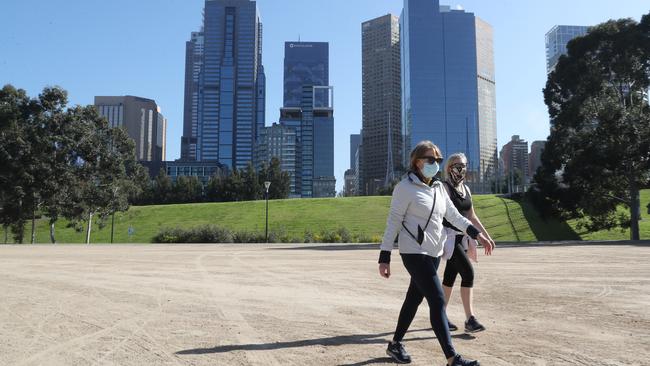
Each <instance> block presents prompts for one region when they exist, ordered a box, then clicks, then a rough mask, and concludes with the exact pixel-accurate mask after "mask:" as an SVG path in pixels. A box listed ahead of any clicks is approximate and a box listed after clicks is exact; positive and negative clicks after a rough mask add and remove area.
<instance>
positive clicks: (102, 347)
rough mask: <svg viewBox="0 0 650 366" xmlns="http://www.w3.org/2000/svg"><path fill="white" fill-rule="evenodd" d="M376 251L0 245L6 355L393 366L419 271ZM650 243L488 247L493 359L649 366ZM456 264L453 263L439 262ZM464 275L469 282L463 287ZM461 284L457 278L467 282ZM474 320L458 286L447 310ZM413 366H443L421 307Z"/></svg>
mask: <svg viewBox="0 0 650 366" xmlns="http://www.w3.org/2000/svg"><path fill="white" fill-rule="evenodd" d="M377 255H378V247H377V246H376V245H372V246H371V245H361V246H359V245H330V246H324V245H309V246H306V245H273V246H270V247H267V246H262V245H175V246H174V245H140V246H130V245H120V246H103V245H102V246H82V245H74V246H0V365H47V366H50V365H383V364H387V365H388V364H392V362H391V361H390V359H388V358H387V357H386V355H385V353H384V350H385V343H386V341H387V340H388V339H390V338H391V336H392V332H393V330H394V327H395V323H396V319H397V315H398V312H399V308H400V306H401V301H402V300H403V296H404V294H405V292H406V288H407V286H408V277H407V274H406V271H405V269H404V267H403V266H402V264H401V260H400V258H399V255H398V254H397V251H396V250H395V251H393V264H392V271H393V276H392V277H391V278H390V279H389V280H385V279H382V278H380V277H379V275H378V273H377V264H376V262H377ZM649 259H650V246H647V245H646V246H642V245H637V246H633V245H590V246H536V247H505V246H504V247H499V248H497V250H496V252H495V255H494V256H492V257H483V256H481V257H480V263H479V264H478V265H476V266H475V270H476V277H477V278H476V281H475V287H476V301H475V308H476V312H477V315H478V318H479V320H481V321H482V322H483V323H484V325H485V326H486V327H487V331H485V332H483V333H479V334H477V335H475V336H466V335H464V334H463V333H461V332H454V334H453V341H454V345H455V346H456V349H457V350H458V351H459V352H460V353H462V354H463V355H465V356H468V357H472V358H477V359H479V360H480V361H481V363H482V364H483V365H650V265H649V264H648V260H649ZM443 269H444V265H441V268H440V270H441V271H442V270H443ZM458 282H459V281H458ZM457 286H458V283H457ZM448 313H449V315H450V318H451V320H452V321H453V322H455V323H457V324H462V322H463V320H464V319H463V318H464V317H463V311H462V305H461V303H460V296H459V294H458V287H457V288H456V292H455V293H454V295H453V299H452V302H451V303H450V307H449V310H448ZM405 345H406V347H407V350H408V351H409V352H410V353H411V355H412V357H413V364H414V365H443V364H445V360H444V356H443V355H442V353H441V351H440V346H439V345H438V342H437V340H436V339H435V337H434V334H433V332H432V331H431V330H430V325H429V320H428V306H427V305H426V303H423V304H422V305H421V307H420V310H419V312H418V314H417V317H416V319H415V321H414V323H413V325H412V326H411V330H410V331H409V333H408V334H407V336H406V339H405Z"/></svg>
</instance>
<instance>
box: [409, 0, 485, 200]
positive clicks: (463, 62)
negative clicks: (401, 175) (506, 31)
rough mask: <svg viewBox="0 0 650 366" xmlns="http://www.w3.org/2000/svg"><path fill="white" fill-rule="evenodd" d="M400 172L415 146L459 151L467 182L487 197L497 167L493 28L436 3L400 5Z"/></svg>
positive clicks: (413, 0) (419, 1) (446, 153)
mask: <svg viewBox="0 0 650 366" xmlns="http://www.w3.org/2000/svg"><path fill="white" fill-rule="evenodd" d="M400 30H401V32H400V34H401V38H400V44H401V53H402V124H403V131H404V136H405V138H404V150H403V151H404V155H403V157H402V159H403V161H404V163H405V165H406V164H407V163H408V152H409V151H410V149H411V148H412V147H413V146H415V144H417V143H418V142H419V141H422V140H431V141H433V142H434V143H435V144H436V145H438V146H439V147H440V149H441V150H442V153H443V154H444V156H449V155H450V154H452V153H455V152H463V153H465V155H467V158H468V159H469V167H468V178H467V182H468V184H469V185H470V186H471V187H472V189H473V190H474V191H477V192H481V191H487V190H488V187H489V184H488V182H489V181H490V180H491V178H492V177H493V176H494V175H495V173H496V172H495V169H496V166H497V139H496V122H497V121H496V84H495V75H494V49H493V44H492V27H491V26H490V25H489V24H488V23H486V22H484V21H483V20H481V19H479V18H478V17H476V16H474V14H473V13H468V12H465V11H464V10H461V9H451V8H450V7H449V6H440V5H439V1H438V0H404V9H403V11H402V16H401V18H400Z"/></svg>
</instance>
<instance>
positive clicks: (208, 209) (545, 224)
mask: <svg viewBox="0 0 650 366" xmlns="http://www.w3.org/2000/svg"><path fill="white" fill-rule="evenodd" d="M474 201H475V205H476V210H477V213H478V215H479V217H480V218H481V220H482V221H483V224H484V225H485V226H486V228H487V229H488V231H489V232H490V234H491V235H492V237H493V238H494V239H495V240H496V241H538V240H570V239H588V240H613V239H629V231H621V230H614V231H602V232H595V233H586V232H579V231H578V230H577V229H576V223H575V222H568V223H567V222H562V221H559V220H557V219H550V220H546V221H545V220H543V219H542V218H541V217H540V216H539V214H538V213H537V211H536V210H535V209H534V207H532V206H531V205H530V204H529V203H527V202H518V201H513V200H510V199H504V198H500V197H497V196H494V195H476V196H474ZM649 201H650V190H645V191H642V194H641V202H642V206H641V207H642V209H641V212H642V217H643V220H642V221H641V238H644V239H648V238H650V215H648V213H647V209H646V205H647V204H648V202H649ZM389 206H390V197H350V198H331V199H290V200H278V201H269V227H270V229H281V230H283V231H286V232H287V233H289V234H291V235H294V236H296V237H299V238H302V237H303V235H304V232H305V231H306V230H309V231H311V232H314V233H318V232H319V231H320V230H322V229H327V230H335V229H338V228H340V227H345V228H347V229H348V230H349V231H350V232H351V233H353V234H354V235H355V236H365V237H367V238H372V240H373V241H378V240H379V239H380V237H381V235H382V233H383V230H384V226H385V223H386V217H387V214H388V208H389ZM264 208H265V207H264V201H253V202H230V203H199V204H184V205H162V206H144V207H132V208H131V209H130V210H129V211H128V212H126V213H123V214H122V213H120V214H117V215H116V216H115V242H117V243H127V242H128V243H149V242H151V240H152V238H153V237H154V236H155V235H156V234H157V233H158V232H159V230H160V229H162V228H166V227H167V228H175V227H180V228H190V227H195V226H199V225H205V224H215V225H219V226H223V227H225V228H228V229H231V230H247V231H258V232H263V231H264V217H265V216H264ZM65 226H66V225H65V223H64V222H59V223H57V225H56V232H57V240H58V241H59V242H62V243H81V242H84V239H85V236H84V233H78V232H75V231H74V230H73V229H70V228H66V227H65ZM129 227H132V228H133V231H134V233H133V235H131V236H129V235H128V229H129ZM28 229H29V225H28ZM28 236H29V234H28V233H27V235H26V239H27V238H28ZM109 241H110V219H109V220H108V221H107V222H106V226H105V227H104V228H101V229H100V228H99V226H98V225H96V224H93V232H92V236H91V242H93V243H106V242H109ZM37 242H38V243H49V228H48V226H47V222H46V221H44V220H42V221H39V223H38V228H37Z"/></svg>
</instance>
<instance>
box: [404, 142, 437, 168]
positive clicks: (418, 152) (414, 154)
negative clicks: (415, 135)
mask: <svg viewBox="0 0 650 366" xmlns="http://www.w3.org/2000/svg"><path fill="white" fill-rule="evenodd" d="M428 150H433V157H434V158H436V159H442V153H441V152H440V148H439V147H438V146H436V145H435V144H434V143H433V142H431V141H429V140H425V141H420V142H418V144H417V145H415V147H414V148H413V150H412V151H411V164H410V168H411V170H413V171H415V170H416V169H417V165H416V162H417V160H418V159H420V158H422V157H424V153H425V152H427V151H428Z"/></svg>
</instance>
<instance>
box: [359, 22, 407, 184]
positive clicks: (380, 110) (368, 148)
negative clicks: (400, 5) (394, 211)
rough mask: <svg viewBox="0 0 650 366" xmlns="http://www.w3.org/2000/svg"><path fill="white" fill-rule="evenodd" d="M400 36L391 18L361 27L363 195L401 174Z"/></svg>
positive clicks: (361, 160) (364, 24)
mask: <svg viewBox="0 0 650 366" xmlns="http://www.w3.org/2000/svg"><path fill="white" fill-rule="evenodd" d="M399 34H400V31H399V18H398V17H396V16H394V15H392V14H387V15H384V16H381V17H379V18H375V19H372V20H369V21H367V22H363V23H362V25H361V50H362V51H361V56H362V57H361V69H362V98H363V100H362V105H363V107H362V112H363V113H362V115H363V122H362V126H363V128H362V130H361V136H362V137H361V139H362V141H361V143H362V144H363V150H362V154H361V156H360V162H359V163H360V167H359V168H360V171H361V176H360V177H359V179H360V182H359V184H360V186H361V191H360V192H359V193H360V194H362V195H373V194H376V193H377V190H378V189H379V188H381V187H384V186H386V185H388V184H390V183H391V182H392V181H393V180H394V179H395V178H399V176H400V175H401V174H400V173H399V172H400V171H401V170H403V165H402V159H401V158H400V157H401V156H403V152H402V144H403V138H402V105H401V96H402V91H401V89H400V88H401V82H400V80H401V75H400V64H401V63H400V57H401V56H400V43H399Z"/></svg>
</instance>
